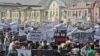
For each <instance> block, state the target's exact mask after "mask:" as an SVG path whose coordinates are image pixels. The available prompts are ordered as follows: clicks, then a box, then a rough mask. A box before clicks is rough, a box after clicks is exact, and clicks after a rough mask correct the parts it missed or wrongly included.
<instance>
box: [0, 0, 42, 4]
mask: <svg viewBox="0 0 100 56" xmlns="http://www.w3.org/2000/svg"><path fill="white" fill-rule="evenodd" d="M39 1H40V0H0V2H9V3H21V4H27V5H28V4H38V2H39Z"/></svg>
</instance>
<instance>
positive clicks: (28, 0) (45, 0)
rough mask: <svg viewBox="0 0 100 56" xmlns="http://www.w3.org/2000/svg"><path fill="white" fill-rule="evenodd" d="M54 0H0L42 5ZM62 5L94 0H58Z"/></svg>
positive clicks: (2, 0)
mask: <svg viewBox="0 0 100 56" xmlns="http://www.w3.org/2000/svg"><path fill="white" fill-rule="evenodd" d="M51 1H52V0H9V1H8V0H0V2H7V3H21V4H22V5H42V6H48V5H49V4H50V2H51ZM56 1H57V3H58V4H59V5H60V6H64V3H65V4H72V3H78V2H90V1H93V0H56Z"/></svg>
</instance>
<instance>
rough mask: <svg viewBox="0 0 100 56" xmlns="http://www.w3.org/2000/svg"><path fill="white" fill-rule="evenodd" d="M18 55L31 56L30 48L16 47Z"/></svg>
mask: <svg viewBox="0 0 100 56" xmlns="http://www.w3.org/2000/svg"><path fill="white" fill-rule="evenodd" d="M17 53H18V56H31V50H23V49H17Z"/></svg>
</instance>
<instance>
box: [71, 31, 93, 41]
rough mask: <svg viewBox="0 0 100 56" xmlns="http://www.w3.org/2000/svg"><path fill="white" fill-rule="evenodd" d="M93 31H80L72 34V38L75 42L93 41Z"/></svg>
mask: <svg viewBox="0 0 100 56" xmlns="http://www.w3.org/2000/svg"><path fill="white" fill-rule="evenodd" d="M93 39H94V38H93V33H86V32H78V33H73V34H72V40H73V41H75V42H77V41H78V42H90V43H92V42H93Z"/></svg>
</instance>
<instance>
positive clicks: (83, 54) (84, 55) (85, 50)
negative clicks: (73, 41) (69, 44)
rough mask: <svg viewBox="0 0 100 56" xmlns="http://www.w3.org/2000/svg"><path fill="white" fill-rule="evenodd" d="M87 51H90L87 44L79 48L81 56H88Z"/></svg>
mask: <svg viewBox="0 0 100 56" xmlns="http://www.w3.org/2000/svg"><path fill="white" fill-rule="evenodd" d="M88 50H90V47H89V43H85V45H84V46H83V48H81V56H88V54H87V52H88Z"/></svg>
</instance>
